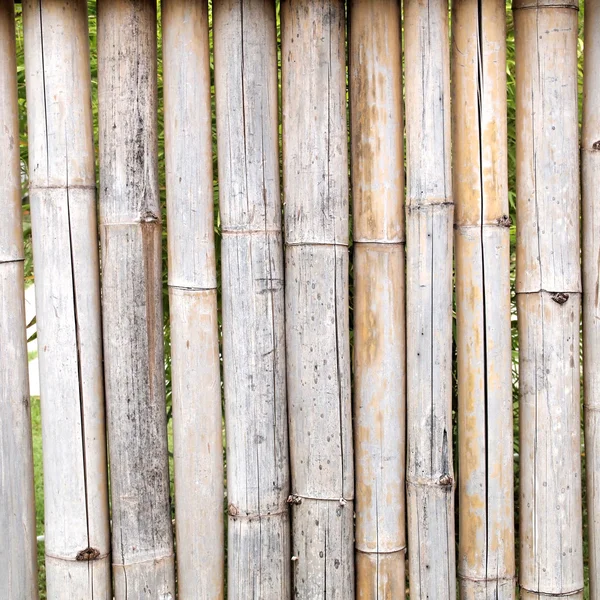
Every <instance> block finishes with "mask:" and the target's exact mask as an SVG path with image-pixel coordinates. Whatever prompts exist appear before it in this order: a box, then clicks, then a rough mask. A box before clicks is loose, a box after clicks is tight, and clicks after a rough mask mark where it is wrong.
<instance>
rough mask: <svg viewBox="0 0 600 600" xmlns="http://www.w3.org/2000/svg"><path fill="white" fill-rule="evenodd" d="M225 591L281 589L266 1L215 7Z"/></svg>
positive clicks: (277, 304)
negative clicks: (226, 518)
mask: <svg viewBox="0 0 600 600" xmlns="http://www.w3.org/2000/svg"><path fill="white" fill-rule="evenodd" d="M214 43H215V89H216V100H217V131H218V136H217V143H218V154H219V201H220V209H221V225H222V232H223V239H222V243H221V260H222V290H223V368H224V383H225V415H226V419H225V423H226V428H227V496H228V503H229V510H228V513H229V522H228V547H227V555H228V577H227V590H228V597H229V598H234V599H238V598H239V599H240V600H243V599H245V598H250V597H259V598H264V599H265V600H266V599H269V598H272V599H273V600H278V599H285V598H289V597H290V590H291V587H290V584H291V582H290V565H291V562H290V529H289V515H288V506H287V498H288V495H289V466H288V464H289V456H288V434H287V407H286V381H285V323H284V287H283V246H282V233H281V200H280V186H279V144H278V141H279V134H278V110H277V92H278V90H277V41H276V29H275V3H274V2H273V0H223V1H221V2H218V3H216V4H215V5H214Z"/></svg>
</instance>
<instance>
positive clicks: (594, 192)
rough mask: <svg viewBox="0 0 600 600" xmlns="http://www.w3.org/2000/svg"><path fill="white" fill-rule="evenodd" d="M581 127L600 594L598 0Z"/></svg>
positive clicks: (588, 39) (591, 498) (589, 36)
mask: <svg viewBox="0 0 600 600" xmlns="http://www.w3.org/2000/svg"><path fill="white" fill-rule="evenodd" d="M583 82H584V90H583V128H582V141H581V161H582V164H581V168H582V179H581V180H582V186H583V189H582V200H583V206H582V212H583V219H582V225H583V227H582V231H583V382H584V407H585V457H586V473H587V509H588V534H589V565H590V598H592V599H593V600H597V599H598V598H599V597H600V371H599V369H598V365H599V364H600V295H599V290H600V265H599V264H598V256H599V255H600V212H599V211H600V1H599V0H587V1H586V3H585V44H584V79H583Z"/></svg>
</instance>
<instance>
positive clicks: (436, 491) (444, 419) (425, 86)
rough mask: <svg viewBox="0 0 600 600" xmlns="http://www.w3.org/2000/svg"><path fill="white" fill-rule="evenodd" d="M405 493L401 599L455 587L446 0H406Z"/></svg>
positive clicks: (442, 593) (450, 592) (448, 592)
mask: <svg viewBox="0 0 600 600" xmlns="http://www.w3.org/2000/svg"><path fill="white" fill-rule="evenodd" d="M404 32H405V53H406V58H405V64H406V144H407V149H406V158H407V201H406V202H407V207H406V245H407V255H406V271H407V288H406V298H407V303H406V310H407V314H406V322H407V341H406V352H407V408H408V410H407V425H408V427H407V430H408V462H407V500H408V549H409V576H410V596H411V598H423V599H424V598H437V599H439V600H442V599H444V598H447V599H450V598H452V599H454V598H455V596H456V581H455V555H454V472H453V462H452V220H453V209H454V206H453V200H452V189H451V187H452V181H451V178H450V73H449V71H450V56H449V54H450V50H449V41H448V3H447V1H446V0H406V3H405V6H404Z"/></svg>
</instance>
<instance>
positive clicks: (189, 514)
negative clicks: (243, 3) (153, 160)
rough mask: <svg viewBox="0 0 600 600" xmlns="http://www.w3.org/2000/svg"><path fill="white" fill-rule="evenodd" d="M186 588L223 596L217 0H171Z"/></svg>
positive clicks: (179, 531)
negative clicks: (212, 21)
mask: <svg viewBox="0 0 600 600" xmlns="http://www.w3.org/2000/svg"><path fill="white" fill-rule="evenodd" d="M162 35H163V70H164V106H165V110H164V122H165V161H166V185H167V230H168V238H167V240H168V262H169V265H168V278H169V279H168V280H169V316H170V321H171V375H172V377H171V381H172V390H173V394H172V403H173V457H174V467H175V498H176V507H175V508H176V511H175V512H176V519H175V530H176V539H177V588H178V597H179V598H180V599H181V600H195V599H202V600H208V599H210V600H220V599H222V598H224V593H225V591H224V582H225V572H224V529H223V438H222V417H221V373H220V362H219V332H218V319H217V273H216V257H215V240H214V225H213V223H214V215H213V172H212V171H213V170H212V122H211V104H210V85H211V83H210V64H209V43H208V2H206V1H205V0H165V1H164V2H163V7H162Z"/></svg>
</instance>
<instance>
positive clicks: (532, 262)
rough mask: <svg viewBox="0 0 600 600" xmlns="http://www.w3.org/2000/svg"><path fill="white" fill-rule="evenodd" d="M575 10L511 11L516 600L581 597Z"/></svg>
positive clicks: (537, 6) (534, 5)
mask: <svg viewBox="0 0 600 600" xmlns="http://www.w3.org/2000/svg"><path fill="white" fill-rule="evenodd" d="M577 8H578V2H577V1H576V0H570V1H569V2H560V3H558V2H556V1H555V0H543V1H542V0H535V1H534V0H518V1H517V2H516V3H515V5H514V11H515V41H516V68H517V71H516V78H517V122H516V130H517V218H518V221H517V280H516V290H517V309H518V314H519V340H520V361H519V373H520V378H521V381H520V396H521V399H520V420H521V426H520V464H521V467H520V486H521V492H520V516H519V521H520V545H521V550H520V582H519V583H520V586H521V598H523V599H525V600H527V599H528V598H536V599H537V598H556V597H562V596H568V597H569V598H582V597H583V564H582V558H583V557H582V523H581V521H582V514H581V512H582V510H581V464H580V462H581V461H580V451H581V448H580V406H579V396H580V378H579V318H580V314H579V313H580V301H581V293H580V292H581V279H580V266H579V260H580V259H579V170H578V126H577Z"/></svg>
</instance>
